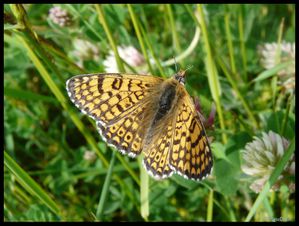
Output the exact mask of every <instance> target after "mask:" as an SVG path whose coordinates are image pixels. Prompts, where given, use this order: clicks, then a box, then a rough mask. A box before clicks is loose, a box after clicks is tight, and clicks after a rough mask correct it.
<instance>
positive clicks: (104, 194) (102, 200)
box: [96, 151, 116, 220]
mask: <svg viewBox="0 0 299 226" xmlns="http://www.w3.org/2000/svg"><path fill="white" fill-rule="evenodd" d="M115 156H116V152H115V151H114V152H112V157H111V161H110V164H109V168H108V171H107V175H106V178H105V181H104V185H103V189H102V191H101V197H100V199H99V204H98V207H97V212H96V217H97V219H98V220H101V219H102V215H103V210H104V205H105V201H106V200H107V196H108V191H109V185H110V181H111V176H112V170H113V166H114V162H115Z"/></svg>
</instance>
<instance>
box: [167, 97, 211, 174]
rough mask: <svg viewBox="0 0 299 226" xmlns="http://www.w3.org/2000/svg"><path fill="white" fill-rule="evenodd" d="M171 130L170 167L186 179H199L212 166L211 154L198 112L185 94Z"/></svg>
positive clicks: (208, 171)
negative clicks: (173, 127)
mask: <svg viewBox="0 0 299 226" xmlns="http://www.w3.org/2000/svg"><path fill="white" fill-rule="evenodd" d="M174 120H175V129H174V131H173V143H172V149H171V153H170V160H169V162H170V167H171V168H172V169H173V170H174V171H176V172H177V173H178V174H180V175H183V176H184V177H186V178H188V179H194V180H201V179H203V178H204V177H205V176H207V175H208V174H209V173H210V171H211V168H212V163H213V162H212V161H213V160H212V154H211V149H210V146H209V142H208V138H207V136H206V134H205V130H204V127H203V124H202V122H201V120H200V118H199V113H198V112H197V111H196V110H195V107H194V104H193V102H192V100H191V98H190V96H189V94H186V95H185V97H184V98H183V99H182V103H181V104H179V107H178V109H177V114H176V118H175V119H174Z"/></svg>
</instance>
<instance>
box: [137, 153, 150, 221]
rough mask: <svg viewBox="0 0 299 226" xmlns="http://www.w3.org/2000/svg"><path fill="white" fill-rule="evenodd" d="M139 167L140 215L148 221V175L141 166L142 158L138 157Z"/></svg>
mask: <svg viewBox="0 0 299 226" xmlns="http://www.w3.org/2000/svg"><path fill="white" fill-rule="evenodd" d="M138 163H139V167H140V182H141V184H140V203H141V207H140V212H141V216H142V218H143V219H144V220H145V221H148V216H149V176H148V173H147V172H146V171H145V169H144V167H143V166H142V159H141V158H140V157H139V158H138Z"/></svg>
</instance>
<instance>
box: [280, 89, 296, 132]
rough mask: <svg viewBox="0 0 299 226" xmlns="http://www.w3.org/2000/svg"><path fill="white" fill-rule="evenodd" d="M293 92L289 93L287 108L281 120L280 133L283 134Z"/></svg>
mask: <svg viewBox="0 0 299 226" xmlns="http://www.w3.org/2000/svg"><path fill="white" fill-rule="evenodd" d="M293 97H294V94H293V93H291V94H290V96H289V98H288V102H287V110H286V113H285V115H284V119H283V121H282V126H281V132H280V134H282V135H284V132H285V129H286V126H287V123H288V118H289V113H290V109H291V105H292V103H293V102H292V100H293Z"/></svg>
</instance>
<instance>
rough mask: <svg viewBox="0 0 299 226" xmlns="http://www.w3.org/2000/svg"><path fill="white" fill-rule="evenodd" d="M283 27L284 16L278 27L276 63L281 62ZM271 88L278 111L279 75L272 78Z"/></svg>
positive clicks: (273, 103)
mask: <svg viewBox="0 0 299 226" xmlns="http://www.w3.org/2000/svg"><path fill="white" fill-rule="evenodd" d="M283 27H284V18H282V20H281V23H280V26H279V29H278V40H277V44H278V45H277V49H276V52H275V65H277V64H279V63H280V59H281V57H280V56H281V39H282V34H283ZM271 88H272V105H273V111H276V107H277V106H276V105H277V104H276V103H277V101H276V100H277V98H276V96H277V75H276V76H274V77H273V78H272V81H271Z"/></svg>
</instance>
